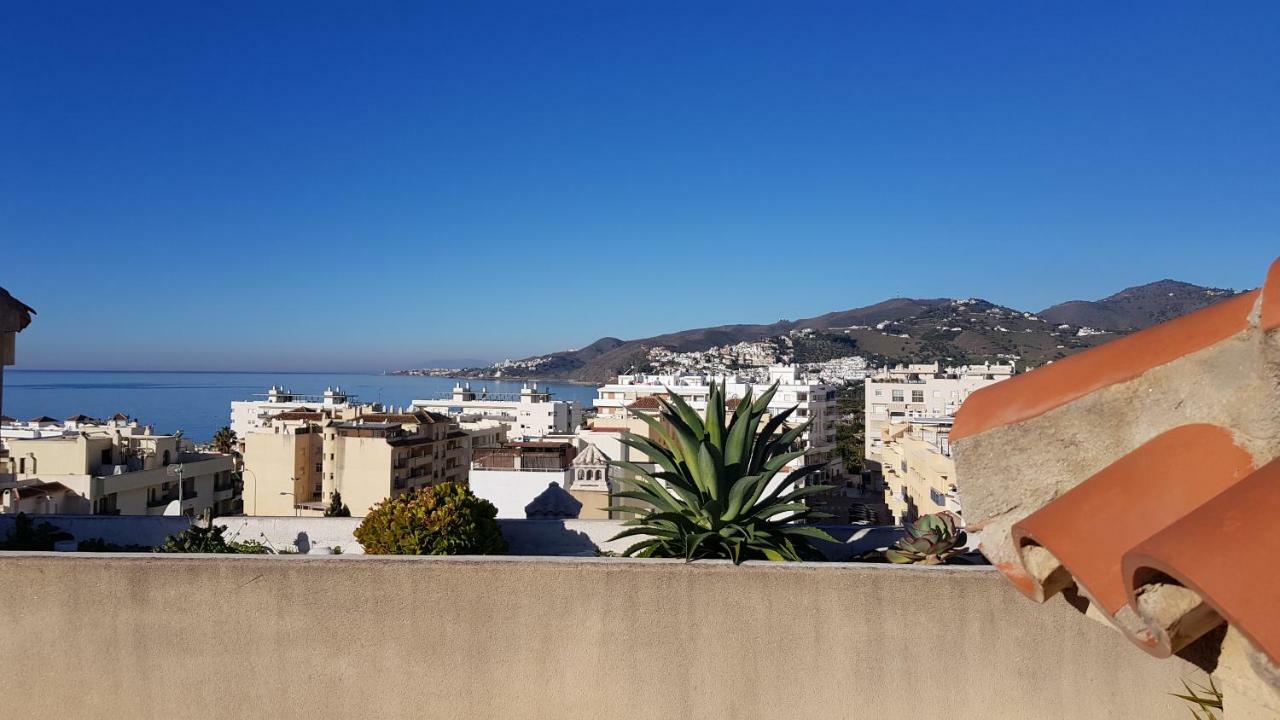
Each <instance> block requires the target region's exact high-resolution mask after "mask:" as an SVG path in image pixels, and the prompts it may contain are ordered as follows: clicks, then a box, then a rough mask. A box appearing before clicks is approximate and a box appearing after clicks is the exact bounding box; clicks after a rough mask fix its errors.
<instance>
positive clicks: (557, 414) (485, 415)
mask: <svg viewBox="0 0 1280 720" xmlns="http://www.w3.org/2000/svg"><path fill="white" fill-rule="evenodd" d="M412 406H413V408H414V409H416V410H426V411H428V412H435V413H440V414H442V415H449V416H450V417H453V418H455V419H457V420H459V421H460V422H474V421H478V420H492V421H496V422H500V423H502V424H503V425H505V426H506V428H507V436H508V437H509V438H511V439H512V440H530V439H534V438H541V437H546V436H548V435H561V434H565V433H572V432H573V431H574V430H576V429H577V428H578V427H579V426H580V425H582V404H581V403H579V402H578V401H576V400H555V399H553V398H552V396H551V392H550V391H548V390H540V389H538V384H537V383H533V384H532V385H529V384H526V385H525V386H524V387H523V388H521V390H520V392H519V394H515V393H490V392H489V391H488V390H487V389H484V388H482V389H481V390H480V391H479V392H476V391H475V390H472V389H471V384H470V383H466V384H463V383H458V384H457V385H456V386H455V387H454V388H453V392H452V393H450V394H449V396H448V397H444V398H436V399H432V400H414V401H413V404H412Z"/></svg>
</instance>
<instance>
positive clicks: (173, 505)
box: [160, 500, 182, 517]
mask: <svg viewBox="0 0 1280 720" xmlns="http://www.w3.org/2000/svg"><path fill="white" fill-rule="evenodd" d="M160 514H161V515H164V516H166V517H177V516H179V515H181V514H182V511H181V510H179V509H178V501H177V500H170V501H169V504H168V505H165V506H164V512H163V513H160Z"/></svg>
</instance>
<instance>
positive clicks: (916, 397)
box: [911, 390, 924, 403]
mask: <svg viewBox="0 0 1280 720" xmlns="http://www.w3.org/2000/svg"><path fill="white" fill-rule="evenodd" d="M911 402H913V403H922V402H924V391H923V390H912V391H911Z"/></svg>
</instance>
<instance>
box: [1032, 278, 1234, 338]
mask: <svg viewBox="0 0 1280 720" xmlns="http://www.w3.org/2000/svg"><path fill="white" fill-rule="evenodd" d="M1233 294H1235V291H1233V290H1226V289H1223V288H1206V287H1200V286H1199V285H1192V284H1190V283H1184V282H1178V281H1177V280H1160V281H1158V282H1153V283H1148V284H1146V285H1139V286H1138V287H1131V288H1128V289H1126V290H1121V291H1120V292H1118V293H1116V294H1115V295H1112V296H1110V297H1105V298H1103V299H1101V300H1097V301H1088V300H1071V301H1069V302H1064V303H1061V304H1059V305H1054V306H1053V307H1051V308H1048V309H1046V310H1043V311H1041V312H1040V317H1043V318H1044V319H1045V320H1048V321H1049V322H1052V323H1067V324H1070V325H1083V326H1088V327H1092V328H1097V329H1099V330H1112V331H1117V330H1141V329H1142V328H1145V327H1150V326H1152V325H1155V324H1157V323H1162V322H1164V321H1165V320H1169V319H1171V318H1175V317H1178V316H1179V315H1185V314H1187V313H1189V312H1192V311H1194V310H1199V309H1200V308H1202V307H1206V306H1208V305H1212V304H1213V303H1215V302H1217V301H1219V300H1221V299H1223V298H1225V297H1230V296H1231V295H1233Z"/></svg>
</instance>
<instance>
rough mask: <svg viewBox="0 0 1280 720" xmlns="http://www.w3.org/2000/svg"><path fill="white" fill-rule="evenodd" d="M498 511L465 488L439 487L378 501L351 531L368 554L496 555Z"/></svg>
mask: <svg viewBox="0 0 1280 720" xmlns="http://www.w3.org/2000/svg"><path fill="white" fill-rule="evenodd" d="M497 516H498V509H497V508H496V507H494V506H493V503H491V502H489V501H488V500H484V499H482V498H478V497H476V496H475V495H474V494H472V492H471V490H470V489H469V488H467V486H466V485H462V484H459V483H451V482H450V483H441V484H439V485H436V486H434V487H429V488H422V489H419V490H414V491H413V492H410V493H406V494H404V495H401V496H399V497H394V498H388V499H386V500H383V501H382V502H380V503H378V504H377V505H376V506H374V508H373V509H372V510H370V511H369V514H368V515H366V516H365V518H364V520H363V521H361V523H360V527H358V528H356V532H355V536H356V540H359V541H360V544H361V545H363V546H364V551H365V552H366V553H369V554H370V555H499V554H502V553H505V552H506V551H507V541H506V540H505V539H504V538H503V537H502V531H501V530H499V529H498V521H497V520H496V519H495V518H497Z"/></svg>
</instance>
